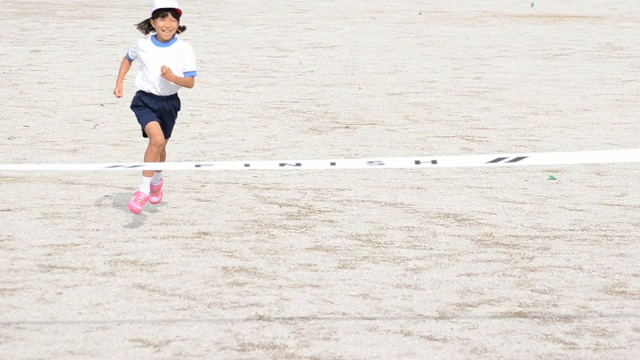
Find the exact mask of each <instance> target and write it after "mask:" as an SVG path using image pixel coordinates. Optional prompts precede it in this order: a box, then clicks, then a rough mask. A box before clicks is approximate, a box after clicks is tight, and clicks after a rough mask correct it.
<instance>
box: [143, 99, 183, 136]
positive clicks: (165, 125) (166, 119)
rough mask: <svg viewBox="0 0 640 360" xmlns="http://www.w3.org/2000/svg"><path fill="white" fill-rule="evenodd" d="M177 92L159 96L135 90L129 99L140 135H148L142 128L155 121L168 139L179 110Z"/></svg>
mask: <svg viewBox="0 0 640 360" xmlns="http://www.w3.org/2000/svg"><path fill="white" fill-rule="evenodd" d="M180 105H181V104H180V98H179V97H178V94H173V95H169V96H159V95H154V94H150V93H148V92H144V91H138V92H136V95H135V96H134V97H133V100H131V110H133V112H134V113H135V114H136V118H138V123H139V124H140V126H141V127H142V137H145V138H146V137H148V136H147V134H146V133H145V132H144V128H145V127H146V126H147V125H148V124H149V123H150V122H152V121H157V122H158V124H160V128H162V133H163V134H164V138H165V139H166V140H169V138H171V133H172V132H173V127H174V126H175V124H176V119H177V118H178V112H179V111H180Z"/></svg>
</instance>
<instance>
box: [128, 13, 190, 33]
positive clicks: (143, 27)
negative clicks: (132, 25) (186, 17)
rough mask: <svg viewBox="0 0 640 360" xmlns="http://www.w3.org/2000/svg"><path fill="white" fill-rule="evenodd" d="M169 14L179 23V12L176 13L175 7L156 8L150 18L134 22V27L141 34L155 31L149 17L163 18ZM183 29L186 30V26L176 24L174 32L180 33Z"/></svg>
mask: <svg viewBox="0 0 640 360" xmlns="http://www.w3.org/2000/svg"><path fill="white" fill-rule="evenodd" d="M169 14H171V16H173V17H174V18H175V19H176V20H178V24H180V14H178V12H177V11H176V10H175V9H158V10H156V11H154V12H153V14H151V17H150V18H148V19H146V20H144V21H141V22H140V23H138V24H136V29H138V30H140V32H141V33H143V34H145V35H148V34H150V33H152V32H154V31H155V29H154V28H153V26H151V19H154V20H155V19H157V18H163V19H164V18H166V17H167V16H169ZM185 30H187V27H186V26H178V31H177V32H176V33H178V34H182V33H183V32H184V31H185Z"/></svg>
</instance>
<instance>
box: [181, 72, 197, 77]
mask: <svg viewBox="0 0 640 360" xmlns="http://www.w3.org/2000/svg"><path fill="white" fill-rule="evenodd" d="M196 75H198V73H197V71H187V72H185V73H184V77H195V76H196Z"/></svg>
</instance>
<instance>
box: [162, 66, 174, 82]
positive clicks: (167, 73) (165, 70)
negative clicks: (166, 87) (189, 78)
mask: <svg viewBox="0 0 640 360" xmlns="http://www.w3.org/2000/svg"><path fill="white" fill-rule="evenodd" d="M160 76H162V78H163V79H166V80H169V81H171V82H174V80H175V75H173V71H171V68H170V67H168V66H165V65H162V67H161V68H160Z"/></svg>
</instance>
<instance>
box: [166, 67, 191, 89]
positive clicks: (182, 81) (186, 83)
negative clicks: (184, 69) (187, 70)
mask: <svg viewBox="0 0 640 360" xmlns="http://www.w3.org/2000/svg"><path fill="white" fill-rule="evenodd" d="M160 73H161V76H162V78H164V79H166V80H169V81H171V82H172V83H174V84H176V85H179V86H182V87H186V88H189V89H191V88H193V87H194V86H195V84H196V78H195V77H193V76H189V77H180V76H176V75H175V74H174V73H173V71H171V68H170V67H168V66H163V67H162V69H161V72H160Z"/></svg>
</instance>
